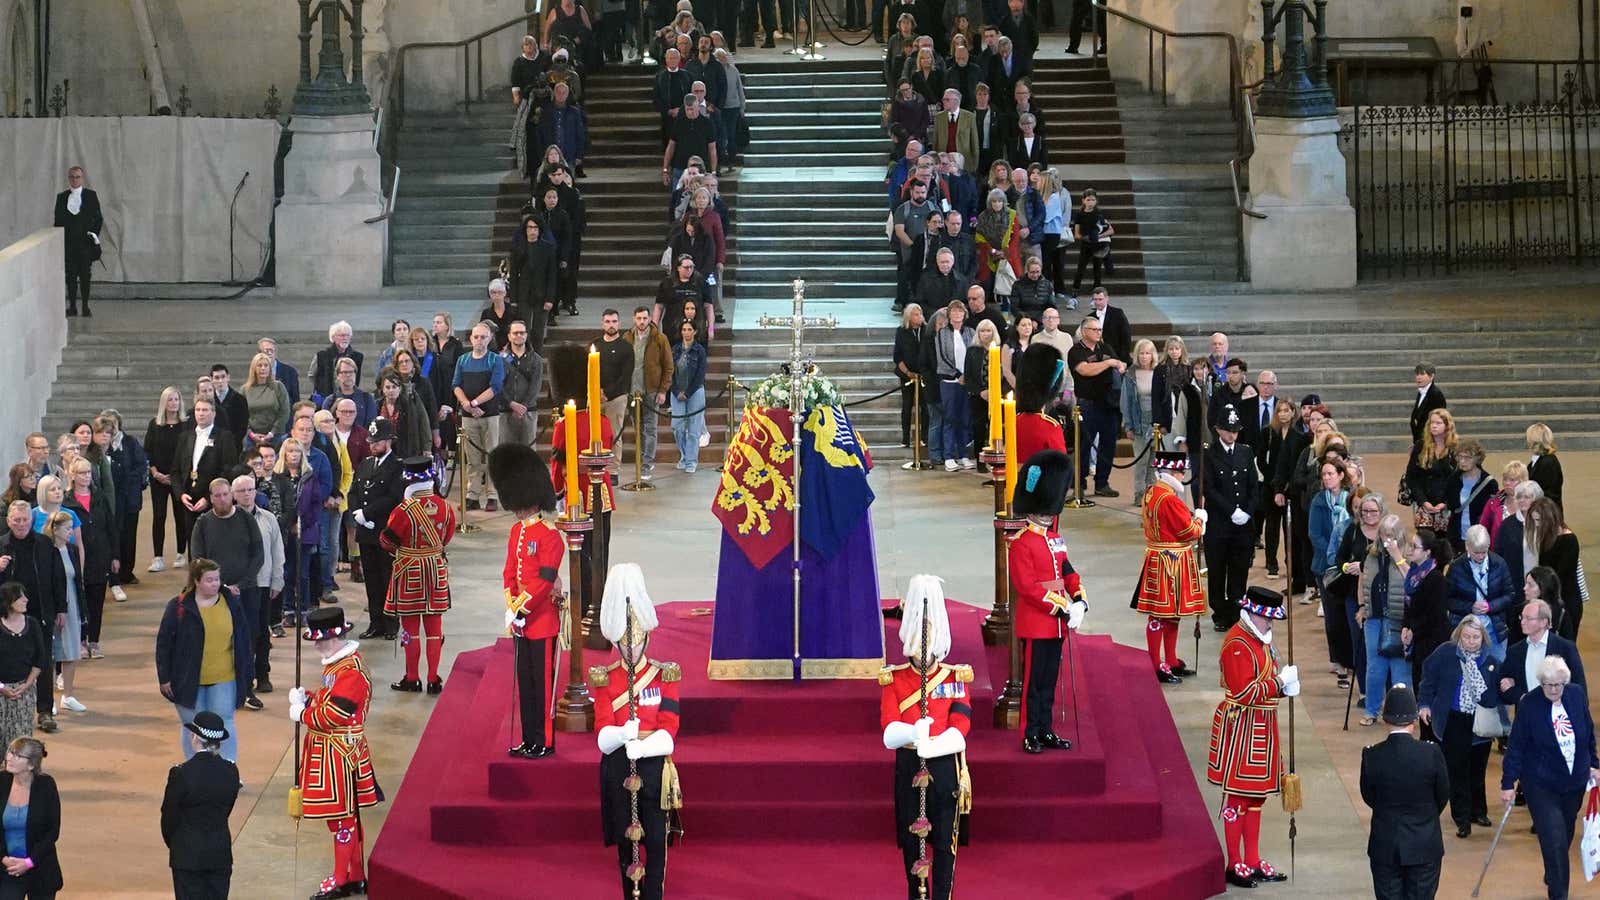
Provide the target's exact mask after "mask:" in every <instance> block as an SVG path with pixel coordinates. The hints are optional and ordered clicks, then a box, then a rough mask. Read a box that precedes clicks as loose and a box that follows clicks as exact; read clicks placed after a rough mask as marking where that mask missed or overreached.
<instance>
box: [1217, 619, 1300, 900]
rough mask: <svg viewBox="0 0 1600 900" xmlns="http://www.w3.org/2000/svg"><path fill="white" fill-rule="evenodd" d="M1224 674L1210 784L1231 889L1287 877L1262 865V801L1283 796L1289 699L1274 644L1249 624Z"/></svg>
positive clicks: (1234, 643) (1226, 652) (1234, 632)
mask: <svg viewBox="0 0 1600 900" xmlns="http://www.w3.org/2000/svg"><path fill="white" fill-rule="evenodd" d="M1256 590H1257V589H1256V588H1251V591H1256ZM1280 602H1281V601H1280ZM1246 609H1247V610H1248V609H1253V607H1251V606H1248V605H1247V606H1246ZM1278 609H1279V611H1281V607H1279V608H1278ZM1221 668H1222V687H1223V688H1224V690H1226V691H1227V696H1226V697H1224V698H1223V700H1222V703H1221V704H1219V705H1218V706H1217V711H1216V713H1215V714H1214V715H1213V716H1212V719H1211V747H1210V751H1209V752H1208V753H1207V756H1206V778H1207V780H1209V781H1210V782H1211V783H1212V784H1216V785H1220V786H1221V787H1222V790H1223V797H1222V823H1223V832H1224V836H1225V840H1226V843H1227V851H1228V868H1229V872H1228V877H1229V883H1231V884H1239V883H1241V882H1247V881H1251V880H1254V881H1263V880H1266V881H1280V880H1283V878H1284V876H1282V875H1279V874H1278V873H1277V872H1275V871H1274V870H1273V868H1272V866H1271V864H1269V863H1266V862H1264V861H1263V860H1262V859H1261V852H1260V848H1259V839H1260V834H1261V803H1262V799H1263V798H1265V797H1267V796H1268V795H1270V794H1276V793H1277V792H1278V790H1279V780H1280V778H1281V776H1282V774H1283V761H1282V759H1281V758H1280V757H1279V753H1278V698H1279V697H1282V696H1284V682H1283V681H1282V680H1281V679H1280V678H1279V674H1278V663H1277V660H1276V658H1275V657H1274V655H1273V652H1272V646H1271V644H1269V643H1267V642H1264V641H1263V640H1262V639H1261V638H1260V637H1258V636H1257V635H1256V633H1255V632H1254V631H1253V630H1251V628H1250V625H1249V624H1248V620H1245V619H1241V620H1240V621H1239V623H1238V624H1236V625H1234V626H1233V628H1232V629H1230V630H1229V631H1228V633H1227V635H1226V636H1225V637H1223V639H1222V659H1221Z"/></svg>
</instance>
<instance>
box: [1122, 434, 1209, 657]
mask: <svg viewBox="0 0 1600 900" xmlns="http://www.w3.org/2000/svg"><path fill="white" fill-rule="evenodd" d="M1150 465H1151V467H1152V468H1154V469H1156V470H1157V471H1158V472H1160V473H1162V474H1163V475H1166V476H1168V477H1169V478H1170V479H1171V480H1168V478H1163V477H1159V476H1158V477H1157V478H1156V483H1155V484H1153V485H1151V486H1150V489H1149V490H1147V491H1145V494H1144V502H1143V504H1142V505H1141V507H1140V518H1141V519H1142V521H1143V523H1144V565H1143V566H1142V567H1141V568H1140V570H1139V583H1138V585H1137V586H1136V587H1135V588H1134V604H1135V606H1136V607H1137V608H1138V610H1139V612H1141V613H1143V614H1144V615H1146V616H1148V617H1149V622H1148V624H1147V625H1146V626H1145V649H1146V650H1147V651H1148V652H1149V654H1150V662H1151V664H1152V665H1154V666H1155V670H1156V678H1157V679H1158V680H1159V681H1161V682H1163V683H1165V684H1176V683H1178V682H1180V681H1182V679H1181V678H1179V677H1178V676H1180V675H1186V674H1190V673H1191V672H1192V671H1193V670H1191V669H1190V668H1189V667H1188V666H1187V665H1185V664H1184V662H1183V660H1181V659H1179V658H1178V620H1179V619H1180V618H1182V617H1184V616H1197V615H1199V614H1200V613H1202V612H1205V608H1206V596H1205V593H1204V592H1203V591H1202V590H1201V588H1200V565H1199V563H1198V562H1197V561H1196V559H1195V542H1196V541H1198V540H1199V539H1200V536H1201V535H1202V534H1203V533H1204V531H1205V520H1206V513H1205V511H1204V510H1191V509H1189V504H1188V502H1187V501H1185V500H1184V498H1183V494H1182V485H1181V484H1179V483H1178V482H1177V476H1178V475H1179V474H1180V473H1182V472H1185V471H1187V470H1188V468H1189V455H1188V454H1187V453H1169V452H1165V451H1156V452H1155V453H1154V454H1153V456H1152V458H1151V463H1150ZM1174 485H1177V486H1176V487H1175V486H1174ZM1163 650H1164V651H1165V653H1166V659H1165V661H1163V659H1162V652H1163Z"/></svg>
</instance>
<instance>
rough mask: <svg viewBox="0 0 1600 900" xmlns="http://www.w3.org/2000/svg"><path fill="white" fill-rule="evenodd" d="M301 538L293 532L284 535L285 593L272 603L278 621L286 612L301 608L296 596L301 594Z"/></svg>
mask: <svg viewBox="0 0 1600 900" xmlns="http://www.w3.org/2000/svg"><path fill="white" fill-rule="evenodd" d="M301 552H302V548H301V547H300V538H299V537H297V536H296V535H293V534H286V535H284V536H283V593H281V594H279V595H278V600H277V602H276V603H274V604H273V605H272V608H273V612H274V613H276V616H277V617H276V618H275V619H274V620H273V621H278V620H280V619H282V618H283V616H284V614H285V613H292V612H294V611H295V610H298V609H299V608H300V605H299V603H298V602H297V600H296V598H297V597H299V596H300V554H301Z"/></svg>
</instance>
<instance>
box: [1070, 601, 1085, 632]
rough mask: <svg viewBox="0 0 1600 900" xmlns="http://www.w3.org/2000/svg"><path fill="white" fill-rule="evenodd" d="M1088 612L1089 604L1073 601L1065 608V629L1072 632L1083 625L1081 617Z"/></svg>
mask: <svg viewBox="0 0 1600 900" xmlns="http://www.w3.org/2000/svg"><path fill="white" fill-rule="evenodd" d="M1088 611H1089V604H1087V603H1085V602H1083V601H1082V600H1074V601H1072V603H1071V604H1069V605H1068V606H1067V627H1068V628H1071V629H1072V630H1073V631H1077V630H1078V626H1080V625H1082V624H1083V616H1084V614H1085V613H1087V612H1088Z"/></svg>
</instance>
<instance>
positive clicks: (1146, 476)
mask: <svg viewBox="0 0 1600 900" xmlns="http://www.w3.org/2000/svg"><path fill="white" fill-rule="evenodd" d="M1128 375H1129V376H1131V377H1125V378H1123V379H1122V427H1123V430H1124V431H1125V432H1126V433H1127V435H1128V438H1129V439H1130V440H1132V441H1133V455H1134V458H1135V459H1136V460H1137V462H1135V463H1134V466H1133V505H1134V506H1143V505H1144V492H1145V491H1147V490H1149V489H1150V486H1151V485H1153V484H1155V481H1156V476H1155V470H1154V469H1152V468H1150V465H1149V460H1146V459H1141V457H1142V456H1143V455H1144V454H1145V453H1148V452H1150V451H1151V450H1152V449H1153V448H1151V447H1150V442H1151V441H1152V440H1153V439H1154V437H1155V433H1154V431H1153V428H1154V426H1155V376H1156V345H1155V342H1154V341H1152V340H1150V339H1148V338H1145V339H1141V340H1140V341H1139V342H1138V343H1137V344H1134V345H1133V367H1132V368H1130V369H1129V370H1128Z"/></svg>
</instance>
